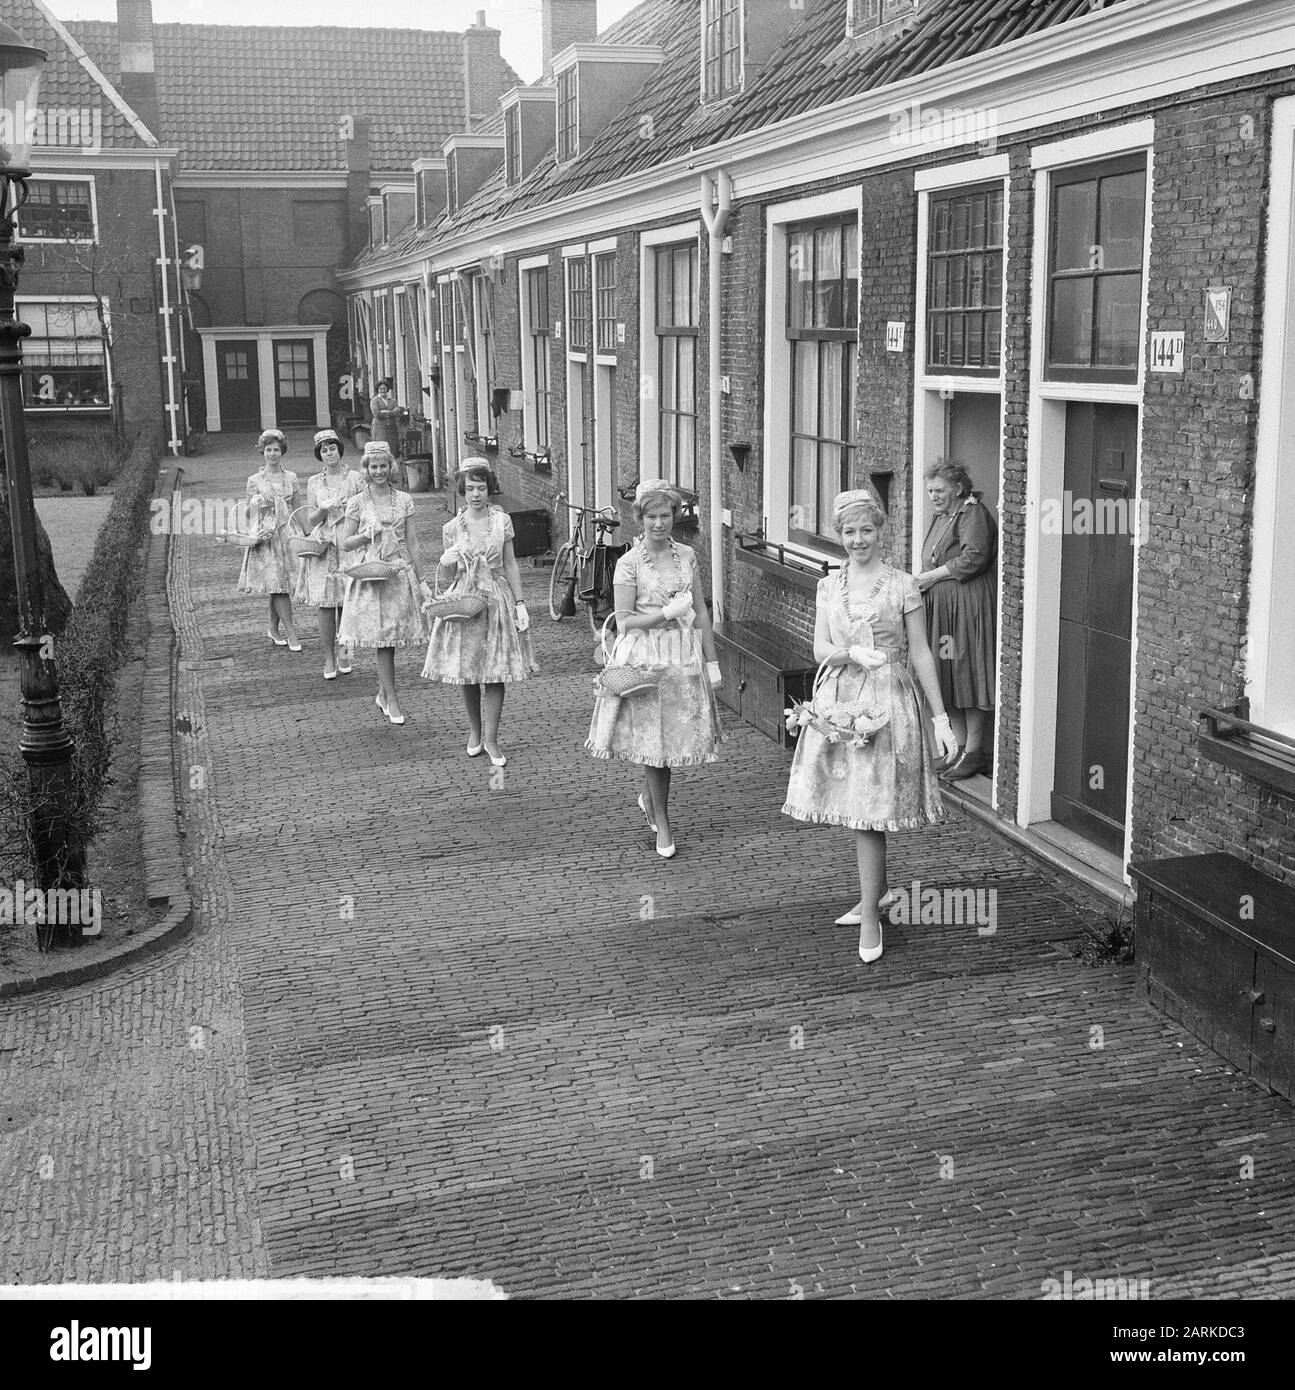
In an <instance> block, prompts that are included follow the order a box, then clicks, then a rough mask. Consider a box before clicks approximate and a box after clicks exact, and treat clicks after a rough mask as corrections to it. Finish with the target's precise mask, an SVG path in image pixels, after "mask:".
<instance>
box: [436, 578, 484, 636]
mask: <svg viewBox="0 0 1295 1390" xmlns="http://www.w3.org/2000/svg"><path fill="white" fill-rule="evenodd" d="M458 583H459V581H458V580H455V582H454V584H451V585H450V587H449V589H447V590H446V591H445V593H441V575H440V566H437V571H436V596H435V598H432V599H429V600H428V601H427V602H426V603H425V604H423V612H424V613H426V614H427V616H428V617H429V618H439V619H440V620H441V622H443V623H464V622H467V621H468V620H469V619H470V618H479V617H480V616H481V614H482V613H484V612H485V611H486V600H485V597H484V595H482V594H478V593H474V592H471V591H469V592H467V593H455V592H454V589H455V586H456V585H457V584H458Z"/></svg>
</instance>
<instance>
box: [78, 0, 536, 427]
mask: <svg viewBox="0 0 1295 1390" xmlns="http://www.w3.org/2000/svg"><path fill="white" fill-rule="evenodd" d="M69 27H70V29H71V32H72V34H73V36H74V38H75V40H76V41H78V42H79V43H80V44H81V45H83V46H84V48H85V49H86V51H87V52H88V53H89V54H90V55H91V56H92V57H93V59H94V60H95V62H96V63H97V64H98V66H99V68H100V69H101V70H102V71H103V72H105V73H109V74H112V75H113V78H114V80H116V81H117V82H118V83H119V86H120V89H121V90H122V91H123V92H130V93H132V99H133V100H135V101H136V102H137V103H138V104H140V105H147V106H148V107H150V108H151V109H152V110H153V111H154V112H155V113H156V127H157V128H158V129H160V130H161V131H163V132H165V135H166V138H167V139H168V140H169V141H171V142H173V143H174V145H175V147H176V152H177V160H176V163H177V168H176V174H175V181H174V200H175V217H176V226H177V234H178V246H179V249H180V253H181V257H182V259H183V260H184V262H185V268H184V278H185V282H186V292H187V293H186V308H185V314H184V324H183V337H184V344H183V347H184V351H185V359H186V362H185V365H186V382H187V384H188V386H189V388H190V389H189V392H188V395H189V405H190V408H191V414H192V417H193V419H192V424H193V426H194V427H195V428H206V429H207V430H209V431H217V430H236V429H249V430H251V429H262V428H265V427H267V426H270V425H274V424H279V425H285V426H291V425H296V426H308V427H311V428H315V427H318V426H321V425H326V424H328V423H329V422H330V420H332V419H333V418H334V415H335V413H336V412H339V411H340V412H342V413H343V414H345V413H347V412H348V411H350V410H351V409H353V408H355V407H354V405H353V402H352V399H351V396H352V384H351V381H350V377H351V373H350V370H349V365H350V364H349V358H348V351H347V328H346V305H345V302H344V300H343V298H342V296H341V294H340V293H339V287H338V283H337V279H336V272H337V270H338V268H339V267H341V266H344V265H346V264H347V263H348V262H349V261H350V260H352V259H353V258H354V256H355V255H356V253H357V251H358V250H359V249H360V248H361V247H362V246H364V245H366V244H367V242H368V237H369V224H370V221H371V219H377V220H378V221H380V222H381V224H382V226H383V227H384V229H385V231H386V233H387V234H389V235H396V234H397V233H398V232H399V230H400V229H401V227H402V226H403V225H404V223H405V222H406V221H408V219H409V218H410V216H411V215H412V207H413V183H414V180H413V174H412V172H411V168H410V165H411V163H412V161H413V160H414V159H415V158H416V157H417V156H418V155H420V154H422V153H424V152H426V151H427V150H429V149H434V148H439V145H440V142H441V141H442V140H443V139H444V138H445V136H446V135H447V134H449V133H450V132H451V131H452V130H454V129H456V128H457V126H458V125H459V124H460V123H461V122H462V121H463V119H464V116H465V112H467V111H469V110H470V109H472V107H473V106H480V107H482V108H483V109H486V110H489V109H493V107H494V106H495V104H496V103H497V101H498V98H499V95H500V93H501V92H502V91H503V90H504V88H505V86H506V85H508V84H509V83H510V82H511V81H515V78H514V77H513V75H512V73H511V71H510V70H509V69H508V68H507V66H506V65H505V64H503V63H502V61H501V60H500V58H499V45H498V32H497V31H494V30H488V29H486V28H485V26H484V24H481V25H479V26H477V28H476V29H474V30H469V31H468V34H467V35H466V36H462V37H461V36H460V35H457V34H449V33H439V32H431V31H422V30H403V29H349V28H345V29H344V28H325V27H315V28H303V27H289V26H264V27H262V26H256V27H252V26H238V25H209V24H154V23H153V22H152V6H151V3H150V0H118V18H117V21H116V22H115V23H113V22H106V21H105V22H91V21H84V22H80V23H77V24H74V25H71V26H69ZM492 35H493V45H492V41H491V36H492ZM483 37H484V42H482V38H483ZM409 404H411V406H413V407H414V408H415V409H417V408H418V406H419V402H417V401H416V400H410V401H409Z"/></svg>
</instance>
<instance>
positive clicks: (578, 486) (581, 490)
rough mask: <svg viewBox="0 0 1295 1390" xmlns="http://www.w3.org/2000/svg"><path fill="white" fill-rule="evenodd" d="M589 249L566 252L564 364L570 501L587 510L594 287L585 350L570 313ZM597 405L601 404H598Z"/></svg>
mask: <svg viewBox="0 0 1295 1390" xmlns="http://www.w3.org/2000/svg"><path fill="white" fill-rule="evenodd" d="M588 255H589V247H588V246H587V245H586V243H585V242H583V241H578V242H573V243H572V244H571V245H569V246H564V247H563V248H562V314H563V320H564V327H563V331H562V345H563V350H562V360H563V362H564V363H565V365H566V411H567V420H566V443H567V501H568V502H570V503H571V505H572V506H574V507H583V506H585V505H587V504H586V502H585V468H584V465H585V455H584V451H583V450H582V449H581V447H580V443H579V432H580V431H581V430H583V429H584V414H585V409H584V407H585V400H584V382H585V372H584V367H585V364H586V363H587V362H589V361H590V360H591V359H592V357H593V337H592V335H593V331H594V327H593V298H592V295H593V286H592V285H590V287H589V289H590V313H589V333H590V340H589V344H588V347H587V348H585V349H575V348H572V346H571V331H570V330H571V320H570V315H569V314H568V313H567V310H568V308H569V307H570V304H571V263H572V262H573V261H582V262H584V264H585V266H586V268H587V267H588V265H589V260H588ZM552 316H553V306H552V305H551V304H550V305H549V317H550V319H551V318H552ZM594 404H595V405H596V404H597V402H596V401H595V402H594ZM590 442H592V441H590Z"/></svg>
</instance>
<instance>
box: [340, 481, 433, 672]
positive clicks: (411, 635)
mask: <svg viewBox="0 0 1295 1390" xmlns="http://www.w3.org/2000/svg"><path fill="white" fill-rule="evenodd" d="M413 515H414V499H413V498H412V497H410V495H409V494H408V493H407V492H398V491H396V489H394V488H393V489H392V490H391V492H390V494H389V496H388V497H387V499H386V500H385V501H384V502H382V503H381V504H379V503H378V502H377V501H376V500H375V498H374V496H373V494H372V492H370V491H369V489H368V488H365V490H364V491H363V492H361V493H359V494H358V495H357V496H355V497H352V498H351V500H350V501H349V502H348V503H347V504H346V517H347V518H348V519H350V518H352V517H353V518H354V519H355V520H356V521H357V522H358V523H359V527H360V530H361V531H367V530H368V529H370V528H371V527H372V528H375V529H376V531H377V534H376V536H375V538H374V539H373V540H372V541H370V542H369V544H368V545H366V546H365V547H364V548H363V549H362V550H352V551H349V552H345V551H344V552H343V554H344V555H346V556H347V557H348V558H347V562H346V566H345V569H344V570H343V573H345V572H346V569H353V568H354V567H355V566H356V565H359V564H362V563H364V561H366V560H389V561H391V562H392V563H394V564H398V565H401V567H402V568H401V570H400V572H399V574H397V575H396V576H395V577H394V578H392V579H382V580H360V579H350V578H349V577H348V580H347V589H346V600H345V602H344V604H343V605H342V620H341V622H340V623H338V625H337V640H338V641H339V642H343V643H346V644H347V645H349V646H353V647H413V646H416V645H420V644H421V643H422V642H424V641H425V640H426V638H427V628H426V625H425V624H424V622H423V610H422V595H421V594H420V593H419V591H418V582H417V580H416V579H415V578H414V564H413V559H412V558H411V556H410V554H409V546H408V544H407V542H406V540H405V528H406V526H407V525H409V524H411V523H412V519H413Z"/></svg>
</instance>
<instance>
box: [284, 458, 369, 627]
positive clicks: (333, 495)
mask: <svg viewBox="0 0 1295 1390" xmlns="http://www.w3.org/2000/svg"><path fill="white" fill-rule="evenodd" d="M363 488H364V479H363V478H362V477H361V476H360V475H359V474H358V473H357V472H356V471H355V469H354V468H345V469H343V470H342V474H341V476H340V477H339V478H337V479H335V480H334V481H332V482H330V481H329V478H328V473H327V471H324V472H322V473H314V474H312V475H311V478H310V481H309V482H308V483H307V484H306V503H305V505H306V509H307V512H306V514H304V515H308V514H309V513H312V512H316V511H318V510H319V509H320V508H321V507H327V508H328V515H327V516H326V517H325V518H324V520H323V521H321V522H320V524H319V527H318V531H319V534H320V536H321V538H322V539H323V540H325V541H327V542H328V544H327V547H326V548H325V550H324V553H323V554H322V555H303V556H301V557H300V559H299V560H298V565H299V566H300V568H299V569H298V570H297V587H296V588H295V589H294V590H293V593H292V597H293V598H294V599H296V601H297V602H298V603H304V604H305V605H306V606H307V607H308V608H340V607H341V606H342V601H343V600H344V599H345V598H346V582H347V581H346V579H345V578H344V577H343V576H342V575H340V574H338V573H337V570H338V568H339V566H340V565H341V564H343V563H344V562H346V561H348V560H349V559H350V557H349V556H348V555H346V554H345V553H344V552H343V551H341V550H340V549H339V547H338V541H339V540H341V537H342V524H343V522H344V521H345V519H346V504H347V503H348V502H349V501H350V500H351V498H352V497H354V496H356V495H357V494H358V493H359V492H361V491H362V490H363ZM304 515H303V519H304Z"/></svg>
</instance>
